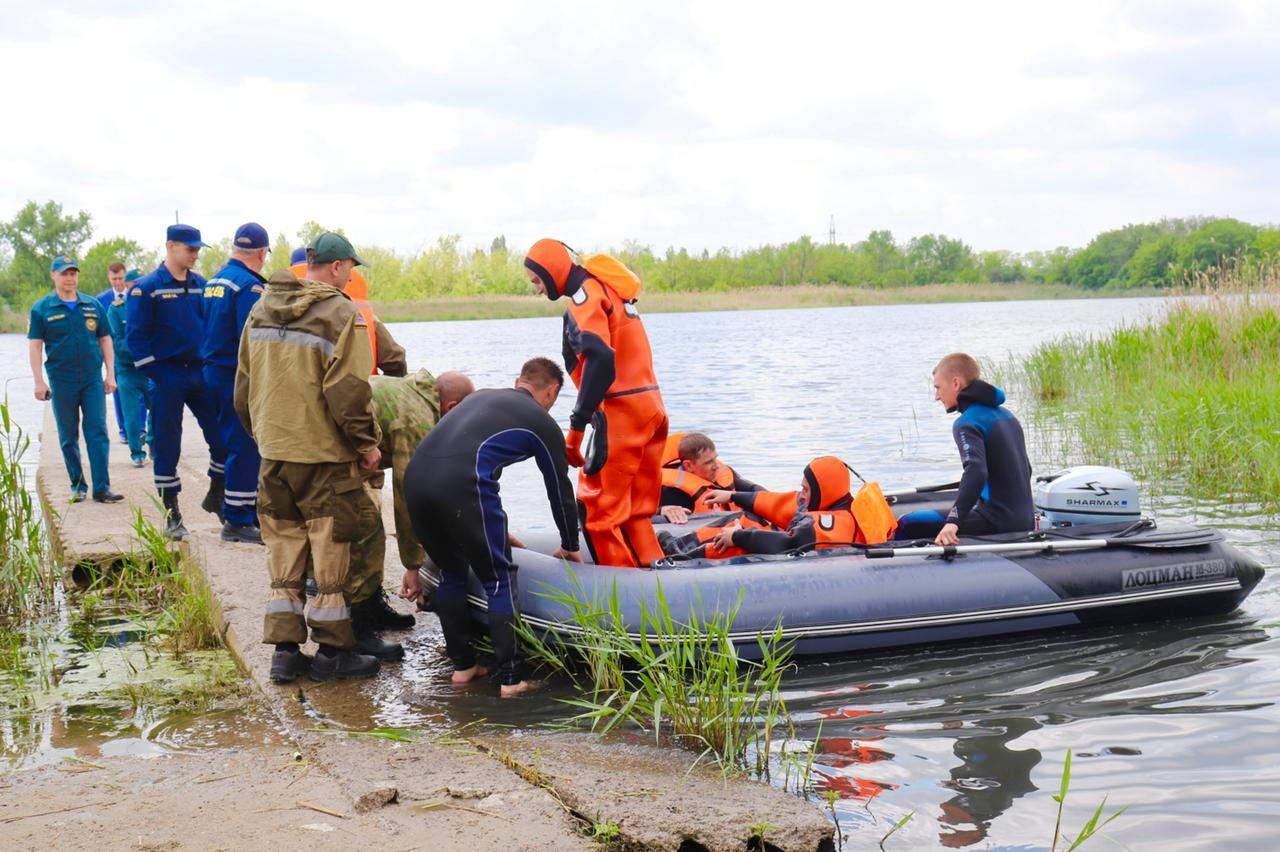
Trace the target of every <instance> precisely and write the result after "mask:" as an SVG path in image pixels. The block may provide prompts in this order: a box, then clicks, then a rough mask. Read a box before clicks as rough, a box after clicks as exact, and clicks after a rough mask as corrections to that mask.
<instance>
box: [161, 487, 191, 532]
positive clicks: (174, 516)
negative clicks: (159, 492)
mask: <svg viewBox="0 0 1280 852" xmlns="http://www.w3.org/2000/svg"><path fill="white" fill-rule="evenodd" d="M160 499H161V501H162V502H163V503H164V509H165V516H166V517H165V522H164V537H165V538H167V539H169V540H170V541H182V540H183V539H184V538H186V537H187V528H186V526H185V525H183V523H182V512H181V511H179V510H178V495H177V493H175V492H173V491H167V492H165V494H164V496H163V497H161V498H160Z"/></svg>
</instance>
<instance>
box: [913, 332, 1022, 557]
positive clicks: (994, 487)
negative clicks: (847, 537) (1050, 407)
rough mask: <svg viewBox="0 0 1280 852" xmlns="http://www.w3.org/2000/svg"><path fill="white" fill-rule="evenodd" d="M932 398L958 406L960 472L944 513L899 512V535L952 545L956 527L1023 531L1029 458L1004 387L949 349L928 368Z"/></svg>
mask: <svg viewBox="0 0 1280 852" xmlns="http://www.w3.org/2000/svg"><path fill="white" fill-rule="evenodd" d="M933 389H934V399H936V400H938V402H941V403H942V405H943V407H944V408H946V410H947V412H948V413H950V412H953V411H959V412H960V416H959V417H958V418H956V422H955V423H954V424H952V426H951V434H952V435H953V436H954V437H955V440H956V447H957V448H958V449H959V450H960V461H961V463H962V464H963V465H964V473H963V474H962V475H961V477H960V488H959V491H958V492H957V493H956V501H955V505H953V506H952V507H951V511H949V512H948V513H947V514H946V516H945V517H944V516H943V515H942V513H941V512H937V511H934V510H932V509H927V510H923V511H918V512H911V513H909V514H906V515H903V516H902V518H901V519H900V521H899V525H898V532H897V535H896V536H895V537H896V538H899V539H917V538H929V537H930V536H933V537H934V539H933V541H934V544H939V545H954V544H957V543H958V542H959V540H960V539H959V536H960V534H961V533H964V534H965V535H988V534H991V533H1002V532H1022V531H1024V530H1030V529H1032V528H1033V527H1034V526H1035V508H1034V504H1033V502H1032V497H1031V462H1030V461H1029V460H1028V459H1027V441H1026V438H1025V437H1024V436H1023V434H1022V424H1020V423H1019V422H1018V418H1017V417H1014V416H1013V413H1012V412H1011V411H1009V410H1008V409H1007V408H1005V407H1004V400H1005V396H1004V391H1002V390H1001V389H1000V388H997V387H993V386H992V385H989V384H987V383H986V382H984V381H982V379H980V378H979V369H978V362H977V361H975V360H974V359H973V357H972V356H969V355H966V354H964V353H963V352H953V353H952V354H950V355H948V356H946V357H945V358H943V359H942V360H941V361H939V362H938V366H936V367H934V368H933Z"/></svg>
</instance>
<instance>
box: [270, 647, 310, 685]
mask: <svg viewBox="0 0 1280 852" xmlns="http://www.w3.org/2000/svg"><path fill="white" fill-rule="evenodd" d="M310 669H311V658H310V657H308V656H307V655H306V654H304V653H302V651H301V650H300V649H299V648H298V646H297V645H296V644H292V643H285V644H281V645H276V652H275V653H274V654H272V655H271V679H272V680H273V681H275V682H276V683H289V682H291V681H293V680H296V679H297V677H298V675H300V674H306V673H307V672H308V671H309V670H310Z"/></svg>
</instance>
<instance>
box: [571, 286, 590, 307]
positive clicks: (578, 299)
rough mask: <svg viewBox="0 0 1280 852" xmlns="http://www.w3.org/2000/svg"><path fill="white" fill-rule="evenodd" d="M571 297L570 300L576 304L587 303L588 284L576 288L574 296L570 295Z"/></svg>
mask: <svg viewBox="0 0 1280 852" xmlns="http://www.w3.org/2000/svg"><path fill="white" fill-rule="evenodd" d="M569 299H570V300H571V301H572V302H573V303H574V304H575V305H585V304H586V303H587V287H586V285H585V284H584V285H583V286H581V287H579V288H578V289H577V290H575V291H574V292H573V295H572V296H570V297H569Z"/></svg>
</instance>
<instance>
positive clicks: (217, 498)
mask: <svg viewBox="0 0 1280 852" xmlns="http://www.w3.org/2000/svg"><path fill="white" fill-rule="evenodd" d="M226 488H227V486H226V483H225V482H224V481H223V480H221V479H210V480H209V493H208V494H206V495H204V499H203V500H201V501H200V508H201V509H204V510H205V511H206V512H208V513H209V514H211V515H217V516H218V520H219V521H221V520H224V518H223V517H222V498H223V497H224V496H226Z"/></svg>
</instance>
